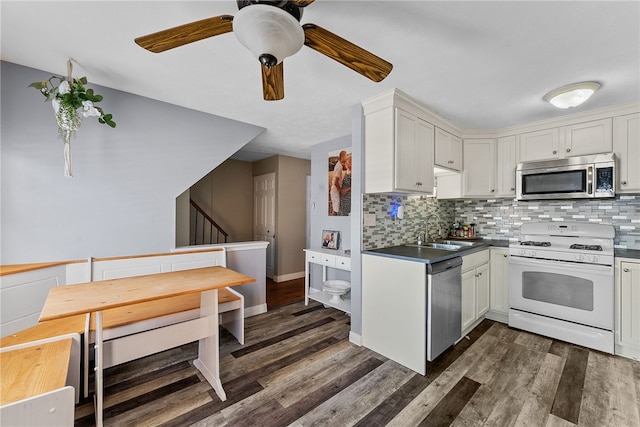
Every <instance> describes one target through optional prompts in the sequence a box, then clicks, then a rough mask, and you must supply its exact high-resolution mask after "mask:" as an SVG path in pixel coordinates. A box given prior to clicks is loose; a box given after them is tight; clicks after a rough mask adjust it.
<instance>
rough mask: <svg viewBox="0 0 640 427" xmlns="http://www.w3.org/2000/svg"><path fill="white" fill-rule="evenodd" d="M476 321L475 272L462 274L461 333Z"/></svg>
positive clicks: (469, 271)
mask: <svg viewBox="0 0 640 427" xmlns="http://www.w3.org/2000/svg"><path fill="white" fill-rule="evenodd" d="M475 320H476V270H475V269H471V270H468V271H465V272H464V273H462V332H464V331H465V330H466V329H467V328H468V327H469V326H471V325H472V324H473V322H475Z"/></svg>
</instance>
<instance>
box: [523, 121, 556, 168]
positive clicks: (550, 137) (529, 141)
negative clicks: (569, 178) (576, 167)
mask: <svg viewBox="0 0 640 427" xmlns="http://www.w3.org/2000/svg"><path fill="white" fill-rule="evenodd" d="M559 135H560V134H559V130H558V128H554V129H546V130H540V131H536V132H527V133H523V134H521V135H520V144H519V145H520V161H521V162H535V161H537V160H550V159H558V158H560V153H559V151H558V144H559Z"/></svg>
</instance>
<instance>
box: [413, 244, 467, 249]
mask: <svg viewBox="0 0 640 427" xmlns="http://www.w3.org/2000/svg"><path fill="white" fill-rule="evenodd" d="M405 246H410V247H412V248H429V249H444V250H445V251H457V250H458V249H462V246H461V245H448V244H446V243H421V244H417V243H407V244H406V245H405Z"/></svg>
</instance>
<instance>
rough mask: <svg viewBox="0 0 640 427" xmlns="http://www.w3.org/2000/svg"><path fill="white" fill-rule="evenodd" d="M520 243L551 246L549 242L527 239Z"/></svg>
mask: <svg viewBox="0 0 640 427" xmlns="http://www.w3.org/2000/svg"><path fill="white" fill-rule="evenodd" d="M520 244H521V245H522V246H542V247H545V248H546V247H549V246H551V242H535V241H533V240H527V241H524V242H520Z"/></svg>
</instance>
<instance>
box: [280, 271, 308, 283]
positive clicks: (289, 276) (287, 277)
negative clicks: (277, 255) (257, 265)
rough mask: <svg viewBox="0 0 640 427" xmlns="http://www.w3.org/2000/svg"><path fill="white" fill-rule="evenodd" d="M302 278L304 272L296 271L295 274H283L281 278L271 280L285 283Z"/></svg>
mask: <svg viewBox="0 0 640 427" xmlns="http://www.w3.org/2000/svg"><path fill="white" fill-rule="evenodd" d="M303 277H304V271H298V272H296V273H289V274H283V275H282V276H273V278H272V280H273V281H274V282H276V283H278V282H286V281H287V280H294V279H301V278H303Z"/></svg>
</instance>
